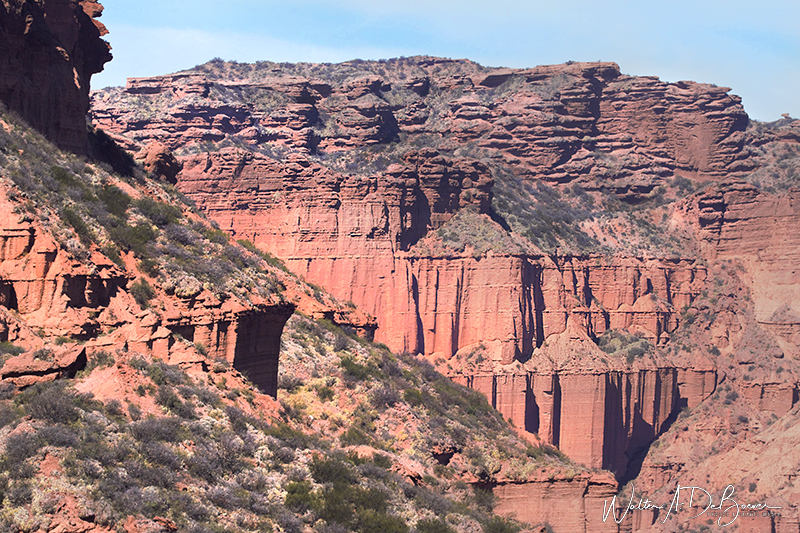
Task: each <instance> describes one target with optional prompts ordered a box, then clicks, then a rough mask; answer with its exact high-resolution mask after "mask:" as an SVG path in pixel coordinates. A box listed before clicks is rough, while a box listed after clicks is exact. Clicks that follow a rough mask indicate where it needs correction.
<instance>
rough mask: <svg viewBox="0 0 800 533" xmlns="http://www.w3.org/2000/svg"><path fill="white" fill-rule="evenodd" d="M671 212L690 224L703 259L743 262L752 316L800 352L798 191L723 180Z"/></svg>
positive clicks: (790, 349)
mask: <svg viewBox="0 0 800 533" xmlns="http://www.w3.org/2000/svg"><path fill="white" fill-rule="evenodd" d="M677 216H678V217H685V218H686V219H687V220H689V221H691V223H693V224H694V226H695V227H696V230H697V233H698V235H699V236H700V238H701V243H702V244H703V247H704V250H705V253H706V254H707V255H708V256H709V257H713V258H715V259H720V260H737V261H740V262H741V263H742V264H743V265H744V267H745V268H746V270H747V272H748V274H749V277H750V283H751V286H752V297H753V301H754V303H755V312H756V319H757V320H758V321H759V323H761V324H762V325H764V326H765V327H767V328H768V329H770V330H771V331H773V332H774V333H775V334H776V335H778V336H779V337H780V339H781V348H782V349H783V350H784V351H786V352H787V353H789V354H792V355H794V356H798V355H800V353H798V351H797V349H798V348H797V347H798V346H800V344H798V340H800V308H799V307H798V304H797V302H798V301H800V272H798V270H797V268H796V267H795V265H797V263H798V261H800V235H798V232H797V231H796V228H797V227H798V226H797V225H798V224H799V223H800V191H798V190H797V189H790V190H789V191H787V192H786V193H784V194H780V195H779V194H771V193H767V192H763V191H761V190H759V189H757V188H756V187H754V186H753V185H751V184H749V183H747V182H745V181H742V180H735V179H733V180H726V181H723V182H720V183H718V184H714V185H713V186H710V187H708V188H706V189H704V190H703V191H701V192H700V193H698V194H697V195H695V196H693V197H691V198H689V199H687V200H686V201H685V202H684V203H683V204H682V206H681V208H680V209H679V210H678V212H677Z"/></svg>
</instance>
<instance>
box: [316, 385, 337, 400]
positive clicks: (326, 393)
mask: <svg viewBox="0 0 800 533" xmlns="http://www.w3.org/2000/svg"><path fill="white" fill-rule="evenodd" d="M335 395H336V392H335V391H334V390H333V389H332V388H331V387H328V386H324V387H319V388H318V389H317V396H319V399H320V400H322V401H323V402H327V401H330V400H333V398H334V396H335Z"/></svg>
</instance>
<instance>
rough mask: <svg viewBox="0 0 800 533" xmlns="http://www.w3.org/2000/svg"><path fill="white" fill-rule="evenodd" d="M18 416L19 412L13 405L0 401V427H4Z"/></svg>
mask: <svg viewBox="0 0 800 533" xmlns="http://www.w3.org/2000/svg"><path fill="white" fill-rule="evenodd" d="M19 417H20V413H19V411H18V410H17V409H15V408H14V406H13V405H10V404H7V403H0V429H2V428H4V427H6V426H7V425H9V424H10V423H12V422H13V421H15V420H17V419H18V418H19Z"/></svg>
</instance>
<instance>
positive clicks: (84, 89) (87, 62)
mask: <svg viewBox="0 0 800 533" xmlns="http://www.w3.org/2000/svg"><path fill="white" fill-rule="evenodd" d="M102 11H103V8H102V6H101V5H100V4H99V3H98V2H97V1H96V0H47V1H44V0H3V2H0V102H2V103H3V104H5V106H6V107H7V108H8V109H9V110H11V111H14V112H16V113H18V114H19V115H20V116H21V117H22V118H23V119H24V120H25V121H26V122H27V123H28V124H30V125H31V126H33V127H34V128H36V129H37V130H39V131H40V132H41V133H42V134H43V135H44V136H45V137H47V138H48V139H49V140H50V141H52V142H53V143H55V144H56V145H58V146H59V147H60V148H63V149H66V150H70V151H73V152H77V153H81V154H84V153H86V152H87V150H88V139H87V134H86V132H87V126H86V113H87V111H88V110H89V81H90V79H91V77H92V74H96V73H98V72H100V71H102V70H103V65H104V64H105V63H106V62H108V61H109V60H110V59H111V53H110V52H109V50H110V46H109V45H108V43H106V42H105V41H103V40H102V39H101V38H100V37H101V36H102V35H104V34H106V33H107V31H106V29H105V27H104V26H103V25H102V24H101V23H100V22H99V21H97V20H95V17H99V16H100V14H101V13H102Z"/></svg>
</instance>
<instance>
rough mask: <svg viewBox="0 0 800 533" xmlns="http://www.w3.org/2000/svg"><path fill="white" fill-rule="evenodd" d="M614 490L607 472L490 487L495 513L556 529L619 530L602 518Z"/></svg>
mask: <svg viewBox="0 0 800 533" xmlns="http://www.w3.org/2000/svg"><path fill="white" fill-rule="evenodd" d="M616 490H617V484H616V482H615V481H614V479H613V478H611V476H608V474H605V475H604V474H581V475H578V476H575V477H573V478H572V479H564V478H556V477H554V478H552V479H541V480H531V481H528V482H525V483H499V484H497V485H496V486H494V487H493V488H492V492H493V493H494V495H495V496H496V497H497V499H498V502H499V503H498V505H497V507H496V508H495V512H496V513H498V514H502V515H509V516H513V517H515V518H516V519H517V520H521V521H523V522H528V523H530V524H542V523H545V524H547V525H548V526H549V527H551V528H552V531H554V532H556V533H566V532H574V533H618V532H619V531H621V530H622V529H620V527H619V526H618V525H617V523H616V522H614V520H612V519H611V518H609V519H608V520H606V521H605V522H603V504H604V503H606V502H607V501H611V499H612V498H613V497H614V495H615V494H616ZM627 525H628V524H626V526H627ZM622 531H624V530H622Z"/></svg>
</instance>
